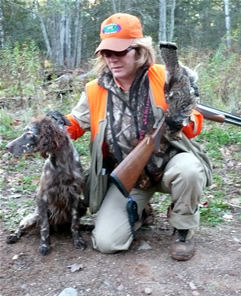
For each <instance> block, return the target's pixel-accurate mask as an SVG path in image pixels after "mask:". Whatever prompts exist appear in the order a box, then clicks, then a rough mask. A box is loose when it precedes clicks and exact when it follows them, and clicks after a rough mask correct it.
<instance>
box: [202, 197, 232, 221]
mask: <svg viewBox="0 0 241 296" xmlns="http://www.w3.org/2000/svg"><path fill="white" fill-rule="evenodd" d="M227 210H230V206H229V205H227V203H224V202H221V201H219V200H215V199H214V200H211V201H210V203H209V204H208V206H207V207H203V208H201V209H200V215H201V223H202V224H205V225H210V226H217V225H218V224H220V223H221V222H223V218H222V216H223V215H224V213H225V212H226V211H227Z"/></svg>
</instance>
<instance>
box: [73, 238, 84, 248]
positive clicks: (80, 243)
mask: <svg viewBox="0 0 241 296" xmlns="http://www.w3.org/2000/svg"><path fill="white" fill-rule="evenodd" d="M74 246H75V248H76V249H80V250H84V249H86V247H87V244H86V243H85V241H84V240H83V239H81V238H79V239H77V240H74Z"/></svg>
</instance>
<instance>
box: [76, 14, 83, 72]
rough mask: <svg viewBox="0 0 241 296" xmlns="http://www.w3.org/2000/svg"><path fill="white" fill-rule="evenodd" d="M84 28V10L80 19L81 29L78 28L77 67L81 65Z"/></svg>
mask: <svg viewBox="0 0 241 296" xmlns="http://www.w3.org/2000/svg"><path fill="white" fill-rule="evenodd" d="M82 28H83V13H82V11H81V12H80V21H79V29H78V40H77V41H78V42H77V43H76V44H77V47H76V51H77V56H76V63H75V67H79V66H80V63H81V58H82V56H81V54H82Z"/></svg>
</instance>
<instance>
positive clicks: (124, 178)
mask: <svg viewBox="0 0 241 296" xmlns="http://www.w3.org/2000/svg"><path fill="white" fill-rule="evenodd" d="M164 128H165V117H164V116H163V117H162V119H161V120H160V121H159V123H158V126H157V128H156V129H155V131H154V132H153V133H152V134H151V135H148V136H146V137H145V138H144V139H143V140H142V141H141V142H139V143H138V144H137V146H136V147H135V148H134V149H133V150H132V151H131V152H130V153H129V154H128V155H127V157H126V158H125V159H124V160H122V162H121V163H120V164H119V165H118V166H117V167H116V168H115V169H114V170H113V172H112V173H111V174H110V179H111V181H112V182H113V183H114V184H115V185H116V186H117V188H118V189H119V190H120V191H121V193H122V194H123V195H124V196H125V197H129V193H130V191H131V189H132V188H133V187H134V186H135V184H136V181H137V179H138V178H139V176H140V175H141V172H142V171H143V169H144V167H145V165H146V164H147V162H148V160H149V158H150V157H151V155H152V153H153V152H155V151H158V150H159V148H160V141H161V136H162V135H163V132H164Z"/></svg>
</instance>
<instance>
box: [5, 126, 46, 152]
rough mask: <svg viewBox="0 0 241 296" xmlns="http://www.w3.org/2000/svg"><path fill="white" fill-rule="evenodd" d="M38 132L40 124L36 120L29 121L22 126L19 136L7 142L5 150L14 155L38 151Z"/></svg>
mask: <svg viewBox="0 0 241 296" xmlns="http://www.w3.org/2000/svg"><path fill="white" fill-rule="evenodd" d="M39 134H40V126H39V124H38V122H31V123H29V124H28V125H27V126H26V127H25V128H24V131H23V134H22V135H21V136H20V137H18V138H17V139H15V140H13V141H11V142H10V143H8V144H7V146H6V150H7V151H8V152H10V153H11V154H13V155H14V156H15V157H20V156H21V155H23V154H32V153H35V152H37V151H38V144H37V143H38V139H39Z"/></svg>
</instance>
